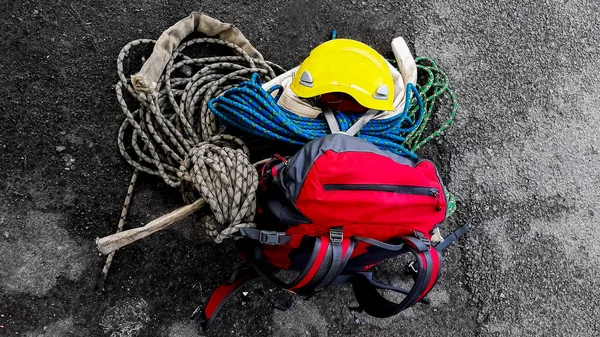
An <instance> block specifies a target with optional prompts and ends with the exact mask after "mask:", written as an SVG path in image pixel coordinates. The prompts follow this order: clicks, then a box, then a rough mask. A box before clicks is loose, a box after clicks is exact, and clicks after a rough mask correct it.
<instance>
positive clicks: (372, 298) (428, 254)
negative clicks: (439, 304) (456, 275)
mask: <svg viewBox="0 0 600 337" xmlns="http://www.w3.org/2000/svg"><path fill="white" fill-rule="evenodd" d="M419 246H420V245H419ZM408 251H409V252H410V253H411V254H413V255H414V256H415V258H416V260H417V266H418V268H417V271H418V272H417V276H416V279H415V283H414V284H413V287H412V288H411V289H410V291H406V290H405V289H402V288H397V287H393V286H388V285H384V284H381V283H378V282H374V281H373V280H372V278H371V277H369V276H368V274H365V273H358V274H355V275H354V277H352V278H351V280H350V282H351V283H352V288H353V290H354V295H355V296H356V301H357V302H358V304H359V306H360V309H361V310H363V311H364V312H366V313H367V314H369V315H372V316H375V317H380V318H385V317H390V316H393V315H396V314H397V313H399V312H400V311H403V310H405V309H407V308H409V307H411V306H412V305H414V304H415V303H416V302H418V301H422V299H423V298H424V297H425V295H427V293H428V292H429V290H431V288H432V287H433V285H434V284H435V282H436V281H437V278H438V275H439V269H440V266H441V255H440V254H439V253H438V252H437V251H436V250H435V248H434V247H431V249H430V250H426V251H422V252H419V251H418V250H417V249H413V248H412V247H410V248H409V250H408ZM433 254H436V257H433V256H432V255H433ZM434 259H436V260H435V261H437V263H435V261H434ZM430 285H431V286H430ZM377 289H388V290H393V291H397V292H401V293H405V294H406V297H405V298H404V299H403V300H402V301H401V302H400V303H394V302H392V301H389V300H387V299H386V298H384V297H383V296H382V295H381V294H380V293H379V292H378V291H377ZM422 302H424V301H422Z"/></svg>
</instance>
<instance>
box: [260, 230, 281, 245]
mask: <svg viewBox="0 0 600 337" xmlns="http://www.w3.org/2000/svg"><path fill="white" fill-rule="evenodd" d="M284 235H285V233H284V232H275V231H260V236H259V238H258V241H259V242H260V243H262V244H267V245H279V244H281V243H280V241H279V238H280V237H282V236H284Z"/></svg>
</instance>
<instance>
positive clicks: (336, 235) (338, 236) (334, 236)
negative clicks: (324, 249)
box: [329, 227, 344, 243]
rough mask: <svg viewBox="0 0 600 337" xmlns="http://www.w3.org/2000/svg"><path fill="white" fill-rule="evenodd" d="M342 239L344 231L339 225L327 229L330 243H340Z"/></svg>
mask: <svg viewBox="0 0 600 337" xmlns="http://www.w3.org/2000/svg"><path fill="white" fill-rule="evenodd" d="M342 240H344V232H343V231H342V229H341V228H340V227H336V228H332V229H330V230H329V241H331V243H342Z"/></svg>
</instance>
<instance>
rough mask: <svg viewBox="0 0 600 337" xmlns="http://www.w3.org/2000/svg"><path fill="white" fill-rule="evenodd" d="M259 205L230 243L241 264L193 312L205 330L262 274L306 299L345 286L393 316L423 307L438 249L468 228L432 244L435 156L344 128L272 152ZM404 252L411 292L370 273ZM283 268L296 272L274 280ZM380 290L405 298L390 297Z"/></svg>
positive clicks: (438, 204)
mask: <svg viewBox="0 0 600 337" xmlns="http://www.w3.org/2000/svg"><path fill="white" fill-rule="evenodd" d="M257 203H258V212H257V213H258V214H257V217H256V223H257V228H242V229H241V230H240V233H239V234H240V239H238V240H237V241H236V245H237V247H238V248H239V249H240V251H241V252H242V253H243V256H244V257H245V259H246V262H247V263H246V264H244V265H242V266H241V267H239V268H237V269H236V271H235V272H234V274H233V275H232V277H231V278H230V280H229V281H228V282H226V283H224V284H223V285H221V286H220V287H219V288H217V289H216V290H215V291H214V292H213V293H212V295H211V296H210V298H209V301H208V302H207V304H206V306H205V308H204V310H203V311H200V310H197V312H196V313H195V314H194V316H195V317H197V318H198V319H199V320H200V322H201V325H202V327H203V328H207V327H208V326H209V325H210V324H211V323H212V321H213V320H214V318H215V316H216V314H217V312H218V311H219V309H220V308H221V307H222V305H223V304H224V303H225V301H226V300H227V299H228V298H229V297H230V296H232V294H233V293H234V291H235V290H237V289H239V287H240V286H242V285H243V284H245V283H246V282H248V281H250V280H253V279H256V278H258V277H262V278H264V279H267V280H268V281H270V282H271V283H272V284H273V285H275V286H277V287H280V288H283V289H286V290H288V291H290V292H292V293H293V294H297V295H303V296H312V295H313V294H315V293H317V292H319V291H322V290H323V289H324V288H325V287H327V286H328V285H330V284H333V283H347V282H348V283H351V284H352V287H353V290H354V294H355V297H356V301H357V302H358V305H359V307H358V308H355V309H354V310H358V311H364V312H366V313H367V314H369V315H372V316H375V317H389V316H392V315H395V314H397V313H399V312H400V311H402V310H405V309H407V308H409V307H410V306H412V305H414V304H415V303H417V302H424V303H427V300H426V299H425V298H424V297H425V295H427V293H428V292H429V291H430V290H431V288H432V287H433V286H434V285H435V283H436V281H437V279H438V276H439V273H440V267H441V262H442V255H441V253H442V252H443V250H444V249H445V248H446V247H448V246H449V245H450V244H452V243H453V242H454V241H456V239H457V238H458V237H460V236H461V235H463V234H464V233H466V232H467V231H468V227H467V226H466V225H464V226H462V227H460V228H459V229H458V230H457V231H455V232H454V233H452V234H451V235H449V236H448V237H446V238H444V239H443V240H442V241H441V242H439V243H437V245H433V244H432V243H431V241H430V239H431V236H432V234H433V233H434V232H435V231H436V230H437V226H438V225H439V224H440V223H442V222H443V221H444V220H445V217H446V207H447V204H446V198H445V194H444V186H443V183H442V181H441V179H440V177H439V175H438V172H437V170H436V168H435V166H434V165H433V163H432V162H430V161H427V160H421V159H411V158H405V157H401V156H398V155H395V154H393V153H391V152H387V151H383V150H380V149H378V148H377V147H376V146H375V145H373V144H371V143H369V142H368V141H365V140H362V139H359V138H357V137H352V136H347V135H345V134H341V133H340V134H331V135H328V136H325V137H322V138H319V139H316V140H313V141H311V142H309V143H308V144H306V145H305V146H304V147H303V148H302V149H301V150H300V151H299V152H298V153H297V154H296V155H294V156H293V157H292V158H290V159H289V160H286V159H284V158H282V157H280V156H277V155H276V156H274V157H273V158H272V159H271V161H270V162H268V163H267V164H265V166H264V167H263V168H262V171H261V179H260V183H259V191H258V192H257ZM405 253H409V254H412V255H413V256H414V259H415V262H413V263H412V264H411V268H412V270H413V271H414V272H415V275H414V284H413V286H412V288H411V289H410V290H407V289H402V288H399V287H395V286H392V285H389V284H384V283H381V282H378V281H376V280H374V279H373V277H372V273H371V272H370V269H371V268H372V267H373V266H375V265H376V264H378V263H379V262H381V261H383V260H385V259H388V258H391V257H395V256H398V255H401V254H405ZM281 270H289V271H294V272H296V276H295V278H294V279H293V280H292V281H291V282H290V281H285V280H283V279H281V278H278V277H277V273H278V272H279V271H281ZM378 289H386V290H392V291H395V292H399V293H402V294H405V295H406V296H405V297H404V299H403V300H402V301H401V302H400V303H394V302H391V301H389V300H387V299H385V298H384V297H383V296H382V295H381V294H380V293H379V292H378ZM289 303H290V302H289V301H288V304H289ZM284 307H285V306H284Z"/></svg>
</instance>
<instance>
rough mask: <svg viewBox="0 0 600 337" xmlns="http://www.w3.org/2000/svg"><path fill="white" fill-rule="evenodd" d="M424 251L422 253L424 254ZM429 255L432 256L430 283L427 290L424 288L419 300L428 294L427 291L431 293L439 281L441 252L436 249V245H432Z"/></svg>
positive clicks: (424, 263)
mask: <svg viewBox="0 0 600 337" xmlns="http://www.w3.org/2000/svg"><path fill="white" fill-rule="evenodd" d="M422 254H423V253H421V255H422ZM429 255H430V256H431V268H432V269H431V274H430V275H431V277H430V278H429V283H428V284H427V287H425V290H423V293H422V294H421V295H420V296H419V300H421V299H422V298H423V297H425V295H427V293H429V291H430V290H431V288H433V286H434V285H435V283H436V282H437V279H438V276H439V271H440V254H439V253H438V252H437V251H436V250H435V248H434V247H431V249H430V250H429ZM422 260H423V271H425V270H427V262H426V260H425V257H424V256H423V259H422Z"/></svg>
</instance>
